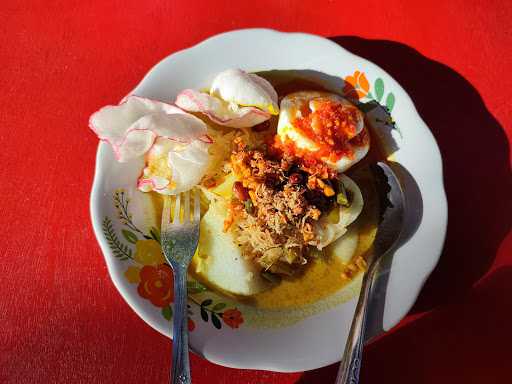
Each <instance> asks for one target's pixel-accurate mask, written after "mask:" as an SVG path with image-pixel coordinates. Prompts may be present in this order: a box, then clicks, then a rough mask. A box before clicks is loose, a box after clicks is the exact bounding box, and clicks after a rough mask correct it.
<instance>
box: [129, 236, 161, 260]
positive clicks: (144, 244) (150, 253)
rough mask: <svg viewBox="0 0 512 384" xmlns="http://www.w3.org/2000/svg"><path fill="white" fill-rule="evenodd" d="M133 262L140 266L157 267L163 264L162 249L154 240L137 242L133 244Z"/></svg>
mask: <svg viewBox="0 0 512 384" xmlns="http://www.w3.org/2000/svg"><path fill="white" fill-rule="evenodd" d="M133 258H134V260H135V261H137V262H138V263H140V264H142V265H153V266H155V265H159V264H163V263H164V262H165V260H164V255H163V254H162V248H161V247H160V244H158V242H157V241H155V240H138V241H137V242H136V243H135V255H134V257H133Z"/></svg>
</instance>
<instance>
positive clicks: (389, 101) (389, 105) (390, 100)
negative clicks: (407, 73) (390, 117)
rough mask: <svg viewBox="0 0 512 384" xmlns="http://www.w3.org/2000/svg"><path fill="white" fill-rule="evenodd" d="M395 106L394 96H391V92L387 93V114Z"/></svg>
mask: <svg viewBox="0 0 512 384" xmlns="http://www.w3.org/2000/svg"><path fill="white" fill-rule="evenodd" d="M394 106H395V95H393V93H392V92H389V93H388V96H387V97H386V107H387V108H388V109H389V112H391V111H392V110H393V107H394Z"/></svg>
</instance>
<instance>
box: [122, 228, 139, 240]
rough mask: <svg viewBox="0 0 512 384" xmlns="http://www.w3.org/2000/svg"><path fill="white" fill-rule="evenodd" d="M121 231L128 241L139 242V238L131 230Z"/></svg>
mask: <svg viewBox="0 0 512 384" xmlns="http://www.w3.org/2000/svg"><path fill="white" fill-rule="evenodd" d="M121 233H122V234H123V237H124V238H125V239H126V241H127V242H129V243H132V244H135V243H136V242H137V240H139V239H138V238H137V235H136V234H135V233H133V232H130V231H129V230H127V229H123V230H121Z"/></svg>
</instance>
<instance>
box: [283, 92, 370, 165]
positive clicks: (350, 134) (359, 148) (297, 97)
mask: <svg viewBox="0 0 512 384" xmlns="http://www.w3.org/2000/svg"><path fill="white" fill-rule="evenodd" d="M277 134H278V136H279V138H280V140H281V142H282V143H285V144H286V143H289V144H292V145H293V146H294V147H296V149H297V153H298V154H300V153H308V154H310V155H313V156H314V157H317V158H319V159H321V160H323V161H325V162H326V163H327V164H329V165H330V166H332V167H333V168H335V169H336V170H337V171H339V172H344V171H346V170H347V169H348V168H350V167H351V166H352V165H354V164H355V163H357V162H358V161H359V160H361V159H362V158H363V157H364V156H365V155H366V154H367V153H368V150H369V148H370V138H369V133H368V130H367V128H366V127H365V124H364V116H363V113H362V112H361V111H360V110H359V109H358V108H357V107H356V106H355V105H353V104H352V103H351V102H350V101H348V100H347V99H345V98H343V97H341V96H339V95H336V94H334V93H328V92H317V91H302V92H295V93H291V94H289V95H287V96H285V97H284V98H283V99H282V101H281V105H280V113H279V123H278V127H277Z"/></svg>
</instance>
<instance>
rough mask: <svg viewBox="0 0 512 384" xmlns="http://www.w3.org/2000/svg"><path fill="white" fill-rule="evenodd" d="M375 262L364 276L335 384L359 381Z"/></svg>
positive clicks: (351, 383)
mask: <svg viewBox="0 0 512 384" xmlns="http://www.w3.org/2000/svg"><path fill="white" fill-rule="evenodd" d="M375 264H376V263H373V264H371V265H370V267H369V268H368V270H367V271H366V272H365V274H364V276H363V283H362V287H361V293H360V294H359V301H358V302H357V306H356V311H355V313H354V318H353V320H352V325H351V327H350V333H349V334H348V339H347V344H346V345H345V352H344V353H343V359H342V360H341V363H340V368H339V370H338V376H337V378H336V381H335V384H357V383H358V382H359V370H360V368H361V359H362V354H363V345H364V325H365V322H366V314H367V307H368V306H367V304H368V299H369V297H370V288H371V286H372V280H373V275H374V271H375V270H376V268H375Z"/></svg>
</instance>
